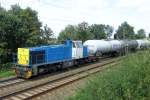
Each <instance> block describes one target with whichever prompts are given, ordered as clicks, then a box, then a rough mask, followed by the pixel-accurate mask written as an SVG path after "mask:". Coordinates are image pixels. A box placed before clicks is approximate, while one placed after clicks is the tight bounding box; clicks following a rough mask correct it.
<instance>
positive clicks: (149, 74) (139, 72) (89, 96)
mask: <svg viewBox="0 0 150 100" xmlns="http://www.w3.org/2000/svg"><path fill="white" fill-rule="evenodd" d="M149 53H150V51H140V52H138V53H136V54H131V55H128V56H126V57H125V58H123V60H122V61H121V64H119V65H117V66H114V67H111V68H109V69H107V70H104V71H103V72H101V73H98V74H97V75H96V76H95V77H92V78H93V79H92V80H89V81H88V83H87V85H86V86H85V88H83V89H81V90H79V91H78V92H77V94H76V96H74V97H71V98H69V100H149V98H150V67H149V66H150V61H149V59H150V55H149Z"/></svg>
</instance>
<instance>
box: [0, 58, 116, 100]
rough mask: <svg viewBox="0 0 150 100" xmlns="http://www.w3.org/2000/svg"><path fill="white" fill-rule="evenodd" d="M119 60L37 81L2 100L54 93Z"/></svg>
mask: <svg viewBox="0 0 150 100" xmlns="http://www.w3.org/2000/svg"><path fill="white" fill-rule="evenodd" d="M118 60H119V59H117V58H114V59H107V60H104V61H101V62H99V63H95V64H91V65H89V66H86V67H81V68H78V69H74V70H71V71H68V72H65V73H61V74H58V75H54V76H51V77H49V78H47V79H44V80H41V81H40V80H37V82H36V84H35V83H34V82H33V84H34V85H31V86H29V85H28V86H29V87H26V88H22V89H19V90H15V91H13V92H7V93H5V94H2V95H1V97H0V98H1V99H4V100H22V99H26V100H27V99H31V98H33V97H36V96H38V95H41V94H43V93H45V92H48V91H52V90H54V89H57V88H59V87H62V86H64V85H66V84H69V83H72V82H74V81H77V80H80V79H82V78H85V77H87V76H89V75H90V74H93V73H96V72H98V71H100V70H102V69H104V68H105V67H100V66H104V65H107V64H111V63H114V64H116V61H118Z"/></svg>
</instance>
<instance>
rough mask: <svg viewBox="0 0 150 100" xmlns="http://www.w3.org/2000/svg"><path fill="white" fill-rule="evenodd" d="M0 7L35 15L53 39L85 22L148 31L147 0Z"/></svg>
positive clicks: (40, 1)
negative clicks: (48, 30)
mask: <svg viewBox="0 0 150 100" xmlns="http://www.w3.org/2000/svg"><path fill="white" fill-rule="evenodd" d="M0 3H1V6H2V7H4V8H6V9H9V8H10V5H13V4H19V5H20V6H21V7H22V8H26V7H28V6H29V7H31V8H32V9H34V10H36V11H37V12H38V17H39V19H40V21H41V22H42V23H43V24H47V25H48V26H49V27H50V28H51V29H52V30H53V31H54V33H55V35H56V36H57V35H58V33H59V32H60V31H61V30H62V29H64V28H65V26H66V25H68V24H73V25H74V24H78V23H80V22H83V21H86V22H88V23H89V24H95V23H96V24H109V25H112V26H113V27H115V29H117V28H118V25H120V24H121V23H122V22H124V21H127V22H128V23H129V24H130V25H132V26H134V27H135V31H136V30H138V29H140V28H144V29H145V30H146V32H150V0H0Z"/></svg>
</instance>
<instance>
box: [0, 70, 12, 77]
mask: <svg viewBox="0 0 150 100" xmlns="http://www.w3.org/2000/svg"><path fill="white" fill-rule="evenodd" d="M14 75H15V72H14V71H2V72H0V78H4V77H9V76H14Z"/></svg>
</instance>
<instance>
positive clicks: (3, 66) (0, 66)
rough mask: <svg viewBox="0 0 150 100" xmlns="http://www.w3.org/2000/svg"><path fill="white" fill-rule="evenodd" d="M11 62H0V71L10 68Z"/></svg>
mask: <svg viewBox="0 0 150 100" xmlns="http://www.w3.org/2000/svg"><path fill="white" fill-rule="evenodd" d="M12 66H13V65H12V63H6V64H0V72H3V71H8V70H12Z"/></svg>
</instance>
